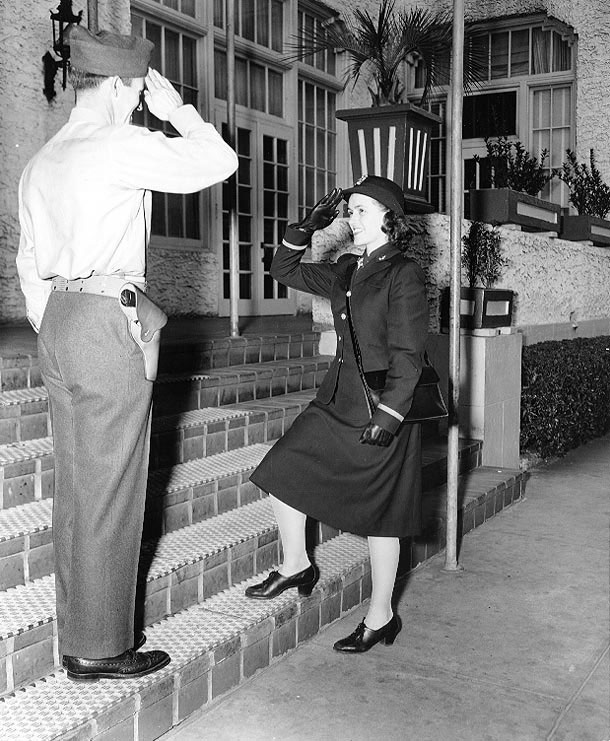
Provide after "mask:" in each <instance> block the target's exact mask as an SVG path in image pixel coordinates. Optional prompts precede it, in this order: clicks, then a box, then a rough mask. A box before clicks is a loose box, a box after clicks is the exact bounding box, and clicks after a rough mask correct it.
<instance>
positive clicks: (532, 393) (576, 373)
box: [520, 337, 610, 458]
mask: <svg viewBox="0 0 610 741" xmlns="http://www.w3.org/2000/svg"><path fill="white" fill-rule="evenodd" d="M608 430H610V337H591V338H582V339H575V340H562V341H552V342H540V343H538V344H535V345H526V346H525V347H524V348H523V361H522V392H521V440H520V446H521V451H522V452H530V453H536V454H538V455H540V456H542V457H543V458H549V457H551V456H557V455H563V454H564V453H566V452H567V451H568V450H571V449H572V448H576V447H578V446H579V445H581V444H583V443H586V442H587V441H589V440H592V439H594V438H596V437H600V436H601V435H604V434H605V433H606V432H608Z"/></svg>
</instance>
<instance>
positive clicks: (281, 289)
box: [262, 135, 288, 299]
mask: <svg viewBox="0 0 610 741" xmlns="http://www.w3.org/2000/svg"><path fill="white" fill-rule="evenodd" d="M287 224H288V142H287V141H286V140H285V139H281V138H279V137H275V136H269V135H264V136H263V245H262V247H263V298H266V299H274V298H286V297H287V295H288V289H287V288H286V286H285V285H284V284H282V283H276V281H274V280H273V278H272V277H271V275H270V274H269V269H270V267H271V261H272V260H273V253H274V252H275V248H276V246H277V245H278V244H280V242H281V241H282V237H283V236H284V232H285V231H286V226H287Z"/></svg>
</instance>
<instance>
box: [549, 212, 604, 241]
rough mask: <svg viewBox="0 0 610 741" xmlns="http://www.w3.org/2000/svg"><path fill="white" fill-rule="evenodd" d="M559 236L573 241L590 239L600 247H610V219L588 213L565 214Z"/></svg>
mask: <svg viewBox="0 0 610 741" xmlns="http://www.w3.org/2000/svg"><path fill="white" fill-rule="evenodd" d="M559 236H560V237H561V238H562V239H568V240H570V241H572V242H584V241H589V242H593V244H595V245H597V246H598V247H610V221H608V220H607V219H598V218H597V217H595V216H587V215H583V216H564V217H563V218H562V220H561V234H560V235H559Z"/></svg>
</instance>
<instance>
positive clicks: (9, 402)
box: [0, 386, 49, 407]
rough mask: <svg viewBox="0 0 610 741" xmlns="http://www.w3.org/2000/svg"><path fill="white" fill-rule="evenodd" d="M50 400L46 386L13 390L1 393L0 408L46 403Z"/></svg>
mask: <svg viewBox="0 0 610 741" xmlns="http://www.w3.org/2000/svg"><path fill="white" fill-rule="evenodd" d="M48 398H49V394H48V393H47V390H46V388H45V387H44V386H32V387H30V388H22V389H12V390H11V391H2V392H0V407H8V406H13V405H15V404H23V403H27V402H31V401H46V399H48Z"/></svg>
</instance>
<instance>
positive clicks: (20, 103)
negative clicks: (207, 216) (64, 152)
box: [0, 0, 610, 323]
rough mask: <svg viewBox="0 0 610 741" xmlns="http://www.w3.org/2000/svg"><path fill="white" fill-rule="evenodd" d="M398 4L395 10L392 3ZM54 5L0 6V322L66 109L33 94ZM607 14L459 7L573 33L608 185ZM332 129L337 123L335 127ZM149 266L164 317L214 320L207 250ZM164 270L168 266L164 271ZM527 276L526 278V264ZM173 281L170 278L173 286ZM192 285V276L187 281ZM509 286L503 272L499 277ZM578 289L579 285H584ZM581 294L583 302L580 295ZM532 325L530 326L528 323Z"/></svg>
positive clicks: (363, 100) (585, 114) (69, 96)
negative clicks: (550, 19) (545, 15)
mask: <svg viewBox="0 0 610 741" xmlns="http://www.w3.org/2000/svg"><path fill="white" fill-rule="evenodd" d="M327 4H328V5H330V6H332V7H335V8H337V9H339V10H342V11H346V12H349V11H350V10H351V9H352V8H353V4H352V3H350V2H348V0H328V1H327ZM397 4H401V0H398V3H397ZM402 4H404V5H405V6H409V5H418V6H420V7H424V6H426V5H428V6H429V7H432V8H442V7H444V8H445V9H450V8H451V7H452V0H441V2H439V0H417V1H416V2H415V0H414V2H411V0H404V2H403V3H402ZM17 5H18V7H16V6H17ZM57 6H58V2H53V0H44V2H43V1H42V0H21V1H20V2H19V3H18V4H17V3H15V2H13V0H0V60H1V64H0V96H1V97H0V99H1V100H2V105H1V106H0V162H1V163H2V166H1V167H0V323H1V322H11V321H24V317H25V306H24V302H23V297H22V294H21V291H20V288H19V282H18V277H17V272H16V268H15V256H16V253H17V246H18V239H19V223H18V214H17V184H18V179H19V175H20V173H21V171H22V170H23V167H24V166H25V164H26V162H27V161H28V160H29V158H30V157H31V156H32V155H33V154H34V153H35V152H36V151H37V150H38V149H39V148H40V147H41V146H42V145H43V144H44V143H45V142H46V141H47V140H48V139H49V138H50V137H51V136H52V135H53V134H55V132H56V131H57V130H58V129H59V128H60V127H61V126H62V125H63V123H64V122H65V121H66V119H67V117H68V115H69V111H70V108H71V106H72V103H73V93H72V91H71V89H70V88H68V89H67V90H65V91H64V90H62V89H61V85H60V83H59V77H58V78H57V81H56V90H57V96H56V98H55V99H54V100H53V101H52V102H51V103H48V102H47V100H46V98H45V97H44V95H43V94H42V87H43V75H42V61H41V59H42V56H43V54H44V53H45V51H46V50H48V49H50V48H51V43H52V31H51V22H50V18H49V11H50V10H55V9H56V8H57ZM98 7H99V10H98V22H99V26H100V27H104V28H110V29H112V30H115V31H118V32H128V30H129V2H128V0H100V1H99V3H98ZM358 7H360V8H368V9H369V10H370V11H371V13H373V14H375V12H376V9H377V7H378V3H377V2H375V1H374V0H364V1H363V2H361V3H360V4H359V6H358ZM607 7H608V5H607V0H505V2H503V3H498V0H476V1H475V0H466V12H467V13H468V14H470V15H474V14H475V13H476V14H477V17H483V16H486V15H493V16H497V15H499V14H512V13H523V12H534V11H541V10H544V9H547V10H548V12H549V13H551V14H552V15H554V16H556V17H557V18H559V19H561V20H563V21H565V22H566V23H569V24H572V25H573V26H574V27H575V29H576V31H577V33H578V34H579V59H578V67H577V76H578V77H577V128H578V151H579V154H580V155H581V156H582V157H583V158H584V157H585V156H586V153H587V151H588V149H589V148H590V147H592V146H593V147H594V148H595V150H596V153H597V157H598V163H599V165H600V167H601V169H602V172H603V173H604V175H605V177H606V179H607V180H610V128H609V127H606V126H601V125H600V122H605V121H606V120H607V118H608V113H609V112H610V108H609V105H608V100H609V99H610V78H608V75H607V70H608V69H610V23H609V21H608V17H607ZM73 8H74V12H76V13H77V12H78V11H80V10H83V11H84V13H83V16H84V23H87V2H86V0H73ZM348 101H349V105H350V106H356V107H357V106H361V105H362V106H366V105H368V103H369V98H368V93H367V91H366V89H363V87H362V86H361V87H359V88H357V89H356V90H351V88H350V91H349V97H348ZM340 105H341V104H340ZM338 126H339V127H341V126H345V124H344V123H343V122H338ZM439 218H440V217H439ZM441 220H442V219H441ZM432 222H433V220H431V221H430V224H432ZM339 228H340V227H339ZM427 228H428V227H427ZM429 228H432V227H431V226H430V227H429ZM558 244H559V243H558ZM591 249H592V250H593V252H592V254H591V255H589V253H588V252H587V251H586V249H584V248H583V250H584V251H583V250H581V253H579V254H582V255H583V256H582V258H579V259H582V260H589V259H591V260H593V264H594V265H596V263H595V255H596V254H597V252H596V250H595V248H591ZM560 262H561V263H562V264H563V261H560ZM149 266H150V267H149V277H150V282H151V284H152V290H153V293H155V294H156V296H157V297H158V298H159V299H162V301H163V305H164V306H165V307H166V308H167V309H168V310H169V311H170V313H188V312H194V313H202V314H206V313H211V314H214V313H216V311H217V291H218V284H217V280H216V273H217V270H218V266H217V263H216V257H215V255H214V254H212V250H209V251H206V250H205V249H204V250H203V251H202V252H201V253H200V252H196V253H194V252H180V253H176V252H172V251H170V250H158V249H152V250H151V251H150V255H149ZM168 266H171V271H170V270H169V269H168ZM531 270H532V271H533V270H534V266H533V265H532V267H531ZM595 270H596V269H595V268H594V269H593V272H594V273H595ZM176 273H177V276H178V277H175V276H176ZM606 275H607V273H606ZM194 276H197V279H196V280H195V279H194ZM508 277H510V273H508V272H507V278H508ZM583 285H584V286H586V285H587V284H586V281H585V282H583ZM583 293H584V294H586V293H587V290H583ZM583 300H584V299H583ZM520 301H521V299H520ZM297 307H298V310H301V311H302V310H305V309H307V307H308V299H307V298H305V297H304V296H299V297H298V303H297ZM547 308H548V307H547V305H546V304H544V305H543V306H542V307H541V309H543V310H545V311H546V309H547ZM519 310H520V311H521V308H519ZM528 316H529V315H528ZM544 316H546V315H544V314H543V315H541V316H540V321H545V319H544ZM520 320H521V319H520ZM524 321H525V319H524ZM528 321H529V320H528ZM532 323H536V318H534V321H533V322H532Z"/></svg>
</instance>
